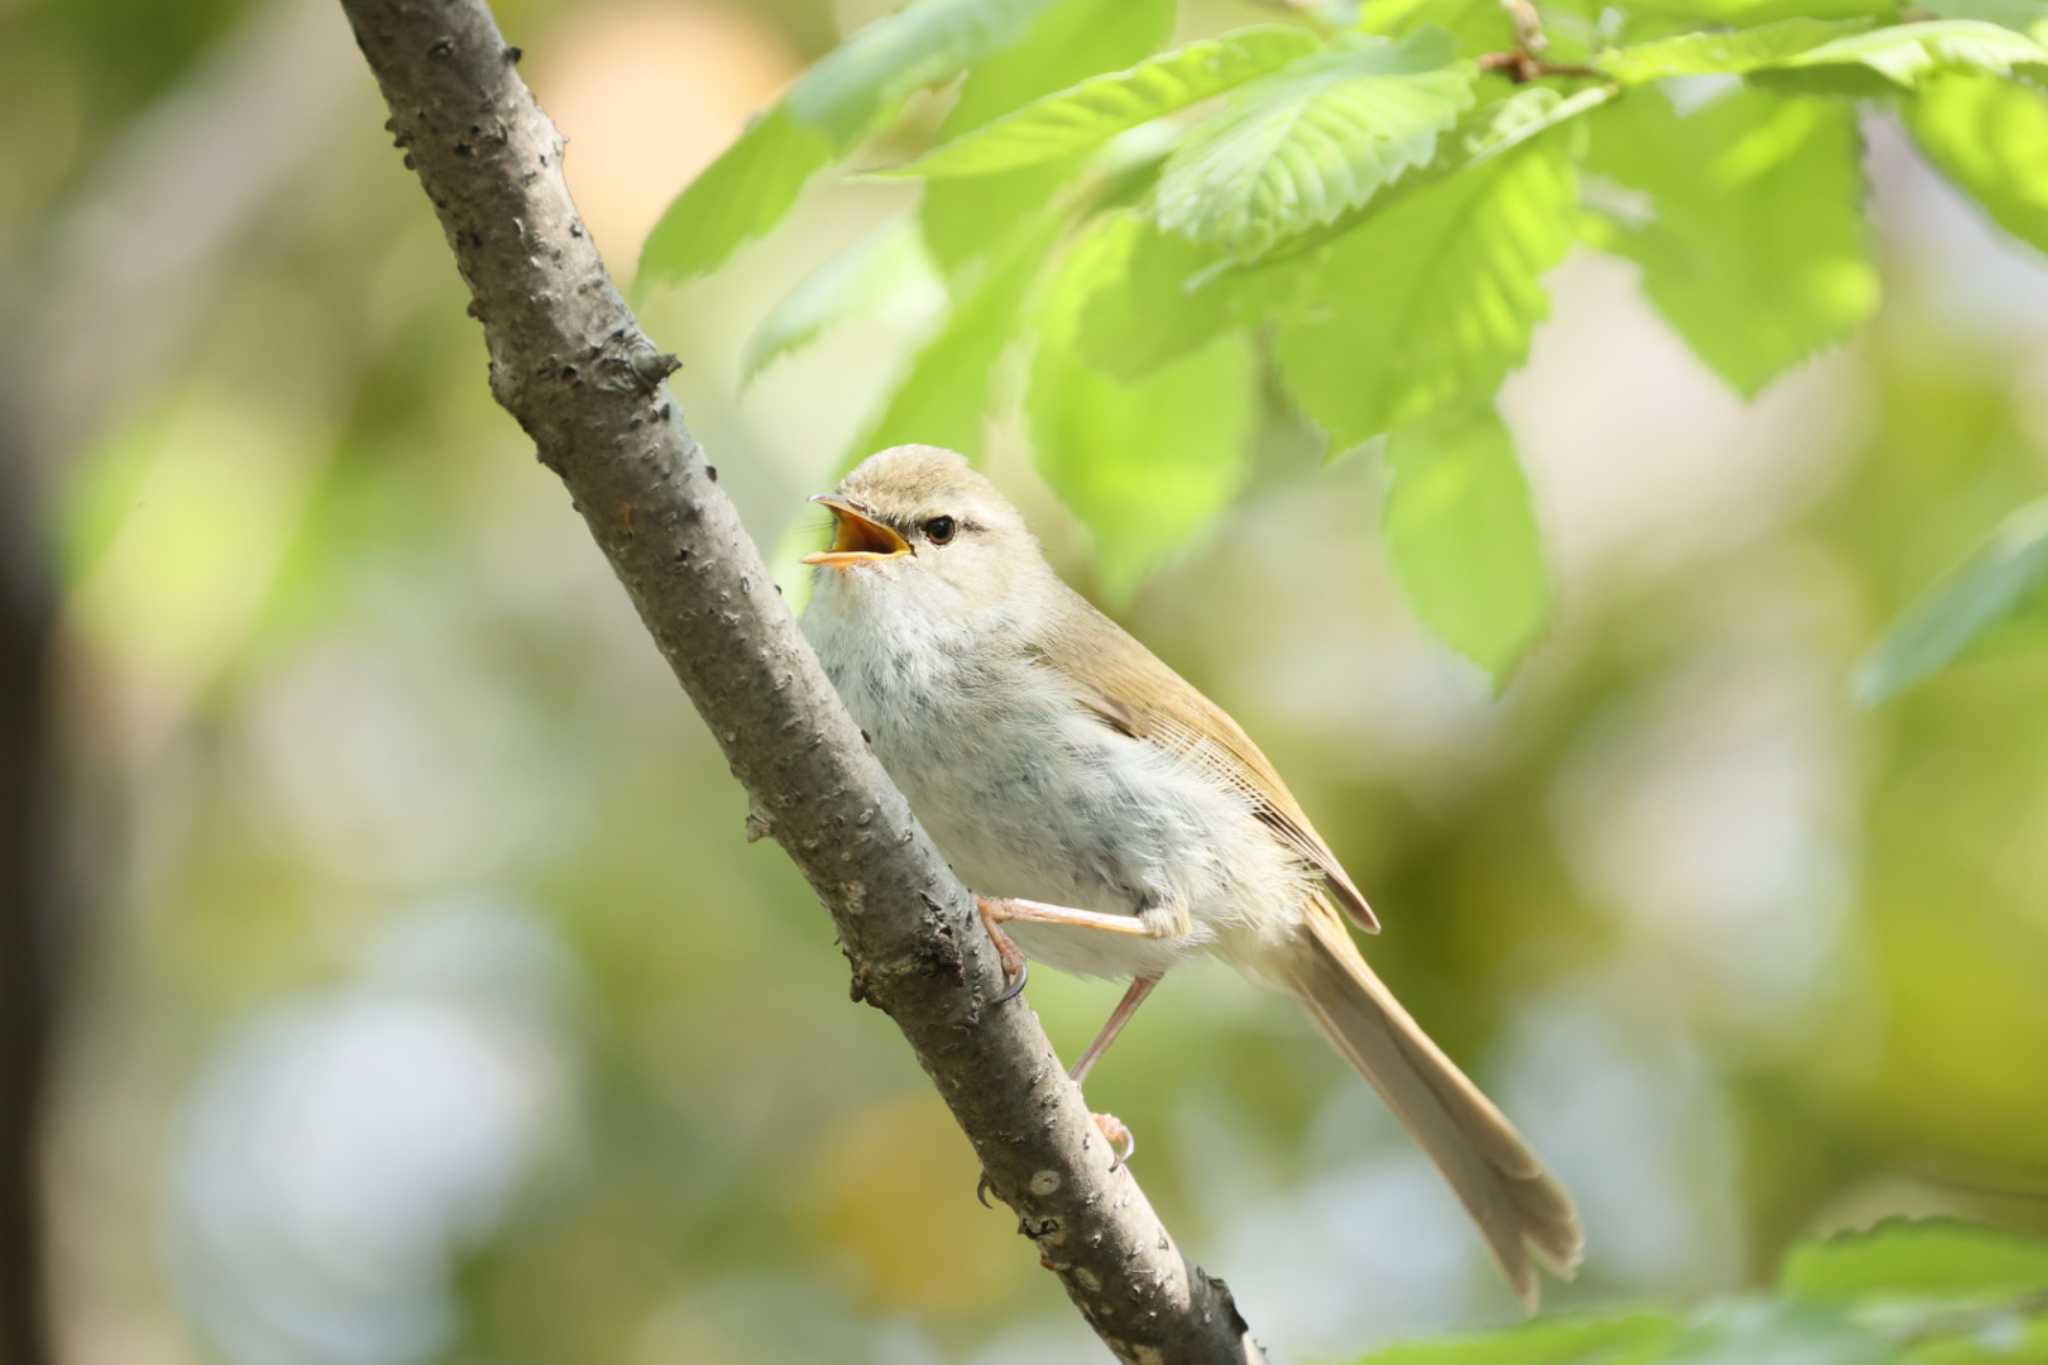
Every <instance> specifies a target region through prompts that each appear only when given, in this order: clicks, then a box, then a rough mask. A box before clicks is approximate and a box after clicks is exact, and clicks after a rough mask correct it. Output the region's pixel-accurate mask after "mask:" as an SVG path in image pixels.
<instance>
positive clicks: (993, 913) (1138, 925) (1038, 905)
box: [974, 896, 1166, 1005]
mask: <svg viewBox="0 0 2048 1365" xmlns="http://www.w3.org/2000/svg"><path fill="white" fill-rule="evenodd" d="M974 908H975V910H976V912H978V913H979V914H980V915H981V927H982V928H984V929H986V930H988V936H989V941H990V942H992V943H994V944H995V945H996V956H997V957H998V958H1000V959H1002V963H1003V975H1004V977H1006V978H1008V979H1009V982H1010V984H1009V985H1008V986H1006V987H1004V988H1003V993H1002V994H1001V995H999V996H997V997H996V998H995V1000H994V1001H993V1002H991V1003H993V1004H997V1005H1000V1004H1002V1003H1004V1002H1005V1001H1007V1000H1012V999H1015V998H1016V996H1017V993H1018V992H1019V991H1021V990H1023V989H1024V983H1025V982H1026V981H1027V980H1029V979H1030V976H1031V969H1030V967H1029V966H1027V965H1026V964H1025V961H1024V954H1023V953H1021V952H1019V951H1018V949H1017V943H1016V940H1015V939H1012V938H1011V937H1010V936H1009V935H1008V934H1007V933H1005V932H1003V921H1005V920H1018V921H1020V922H1023V923H1029V924H1065V925H1070V926H1074V927H1079V928H1087V929H1100V930H1102V931H1103V932H1104V933H1110V934H1132V935H1135V936H1137V937H1139V938H1163V937H1165V936H1166V935H1165V934H1164V933H1162V932H1160V931H1159V930H1157V929H1155V928H1154V927H1153V926H1152V925H1151V924H1149V923H1147V922H1146V921H1145V920H1143V919H1139V918H1137V917H1135V916H1131V915H1106V914H1104V913H1102V912H1101V911H1100V910H1074V909H1070V908H1069V907H1067V906H1064V905H1047V904H1045V903H1044V902H1043V901H1025V900H1008V899H1002V898H998V897H994V896H976V897H975V898H974Z"/></svg>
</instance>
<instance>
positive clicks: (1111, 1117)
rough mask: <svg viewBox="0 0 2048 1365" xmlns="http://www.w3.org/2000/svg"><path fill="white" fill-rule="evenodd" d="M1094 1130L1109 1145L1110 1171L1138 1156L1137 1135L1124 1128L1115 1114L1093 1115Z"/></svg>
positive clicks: (1121, 1121) (1122, 1122)
mask: <svg viewBox="0 0 2048 1365" xmlns="http://www.w3.org/2000/svg"><path fill="white" fill-rule="evenodd" d="M1095 1130H1096V1131H1097V1132H1099V1133H1101V1134H1102V1139H1103V1141H1105V1142H1107V1143H1108V1144H1109V1150H1110V1161H1109V1169H1111V1170H1112V1171H1113V1170H1115V1169H1116V1168H1117V1167H1119V1166H1123V1165H1126V1164H1128V1163H1129V1161H1130V1159H1131V1158H1132V1157H1134V1156H1136V1155H1137V1154H1138V1135H1137V1134H1136V1133H1133V1132H1132V1131H1131V1130H1130V1129H1129V1128H1128V1127H1126V1126H1125V1124H1124V1121H1123V1120H1122V1119H1120V1118H1118V1117H1117V1116H1116V1115H1115V1114H1097V1115H1095Z"/></svg>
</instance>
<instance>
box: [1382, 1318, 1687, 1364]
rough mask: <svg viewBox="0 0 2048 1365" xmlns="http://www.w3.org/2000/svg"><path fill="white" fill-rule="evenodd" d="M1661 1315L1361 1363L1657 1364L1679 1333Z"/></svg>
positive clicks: (1514, 1331)
mask: <svg viewBox="0 0 2048 1365" xmlns="http://www.w3.org/2000/svg"><path fill="white" fill-rule="evenodd" d="M1678 1330H1679V1325H1678V1323H1677V1322H1676V1321H1675V1320H1674V1319H1672V1318H1669V1317H1666V1316H1664V1315H1663V1314H1659V1313H1631V1314H1629V1315H1628V1316H1626V1317H1618V1318H1591V1319H1569V1318H1567V1319H1560V1320H1556V1321H1551V1322H1531V1323H1525V1324H1523V1325H1521V1326H1518V1327H1511V1328H1509V1329H1507V1330H1506V1331H1502V1332H1491V1333H1488V1334H1486V1335H1485V1336H1468V1337H1456V1338H1452V1339H1450V1340H1446V1341H1423V1342H1411V1343H1404V1344H1402V1345H1398V1346H1389V1347H1386V1348H1384V1349H1382V1350H1378V1351H1374V1352H1373V1353H1372V1354H1371V1355H1368V1356H1366V1357H1365V1358H1364V1359H1362V1360H1360V1361H1359V1362H1358V1365H1652V1362H1654V1361H1657V1360H1659V1359H1661V1358H1662V1355H1663V1350H1664V1347H1665V1346H1666V1345H1668V1344H1669V1343H1670V1342H1671V1341H1672V1339H1673V1338H1675V1337H1676V1336H1677V1335H1678Z"/></svg>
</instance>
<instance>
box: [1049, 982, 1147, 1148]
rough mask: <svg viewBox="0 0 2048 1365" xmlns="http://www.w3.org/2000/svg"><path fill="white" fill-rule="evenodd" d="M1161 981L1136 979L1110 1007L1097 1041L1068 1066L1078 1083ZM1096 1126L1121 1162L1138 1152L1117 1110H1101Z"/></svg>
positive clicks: (1077, 1083)
mask: <svg viewBox="0 0 2048 1365" xmlns="http://www.w3.org/2000/svg"><path fill="white" fill-rule="evenodd" d="M1158 984H1159V978H1158V977H1156V976H1140V977H1136V978H1133V979H1132V981H1131V988H1130V989H1129V990H1127V991H1125V992H1124V998H1123V999H1121V1000H1119V1001H1117V1002H1116V1008H1115V1009H1114V1010H1111V1011H1110V1014H1109V1022H1107V1023H1105V1024H1104V1025H1103V1026H1102V1031H1101V1032H1100V1033H1098V1034H1096V1035H1095V1041H1094V1042H1092V1043H1090V1044H1088V1050H1087V1051H1086V1052H1083V1053H1082V1054H1081V1056H1080V1059H1079V1060H1078V1061H1076V1062H1075V1063H1074V1065H1073V1066H1072V1067H1071V1068H1070V1069H1069V1070H1068V1072H1067V1074H1068V1075H1070V1076H1072V1077H1073V1078H1074V1084H1076V1085H1079V1084H1080V1083H1081V1082H1082V1081H1085V1080H1087V1079H1088V1073H1089V1072H1090V1071H1093V1070H1094V1069H1095V1064H1096V1063H1097V1062H1099V1061H1101V1060H1102V1054H1103V1053H1105V1052H1107V1051H1109V1045H1110V1044H1111V1043H1113V1042H1115V1041H1116V1037H1117V1035H1118V1034H1119V1033H1122V1032H1123V1031H1124V1025H1125V1024H1128V1023H1130V1022H1131V1016H1132V1015H1134V1014H1136V1013H1137V1012H1138V1006H1140V1005H1142V1004H1144V1003H1145V997H1146V996H1148V995H1150V994H1152V988H1153V987H1154V986H1156V985H1158ZM1095 1127H1096V1128H1097V1129H1098V1130H1099V1131H1100V1132H1101V1133H1102V1138H1103V1141H1105V1142H1107V1143H1108V1144H1109V1148H1110V1150H1111V1151H1113V1152H1115V1153H1116V1154H1117V1155H1116V1161H1117V1164H1118V1165H1122V1164H1123V1163H1124V1162H1126V1161H1129V1160H1130V1159H1131V1157H1132V1156H1133V1155H1134V1154H1135V1153H1136V1152H1137V1150H1138V1139H1137V1136H1136V1135H1135V1134H1134V1133H1132V1132H1131V1130H1130V1129H1129V1128H1127V1127H1125V1126H1124V1121H1123V1120H1122V1119H1120V1118H1118V1117H1117V1116H1116V1115H1115V1114H1097V1115H1096V1116H1095Z"/></svg>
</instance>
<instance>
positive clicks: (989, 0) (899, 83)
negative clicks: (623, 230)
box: [635, 0, 1054, 287]
mask: <svg viewBox="0 0 2048 1365" xmlns="http://www.w3.org/2000/svg"><path fill="white" fill-rule="evenodd" d="M1052 3H1054V0H919V2H918V3H916V4H913V5H911V6H910V7H909V8H908V9H906V10H904V11H903V12H902V13H900V14H896V15H893V16H891V17H890V18H887V19H883V20H880V21H878V22H876V23H873V24H870V25H868V26H867V27H866V28H863V29H862V30H860V31H859V32H858V33H855V34H854V35H853V36H852V37H850V38H848V39H847V40H846V42H844V43H843V44H841V45H840V46H839V47H838V48H836V49H835V50H833V51H832V52H831V53H830V54H829V55H828V56H826V57H825V58H824V59H823V60H822V61H820V62H819V63H818V64H817V65H816V66H813V67H812V68H811V69H810V70H809V71H806V72H805V73H804V74H803V75H802V76H801V77H799V78H798V80H797V82H796V84H795V85H793V86H791V87H790V90H789V93H788V94H787V95H785V96H784V97H783V99H782V102H781V103H780V104H778V105H776V107H775V108H774V109H773V110H771V111H770V112H769V113H768V114H766V115H765V116H763V117H761V118H758V119H756V120H755V121H754V122H753V123H751V124H749V125H748V127H747V130H746V132H744V133H742V134H741V135H740V137H739V140H738V141H736V142H734V143H733V145H732V146H730V147H728V148H726V150H725V152H724V154H723V155H721V156H720V157H719V158H718V160H716V161H714V162H712V163H711V165H710V166H708V167H707V168H706V169H705V170H704V172H703V173H702V174H701V175H699V176H698V177H697V178H696V179H695V180H693V181H691V182H690V184H689V185H688V186H687V187H686V188H685V189H684V190H683V192H682V193H681V194H679V195H677V196H676V198H675V200H674V201H673V202H672V203H671V204H670V205H669V206H668V208H667V210H666V211H665V212H663V214H662V216H661V221H660V222H658V223H656V224H655V226H654V231H653V232H652V233H650V234H649V235H648V238H647V242H646V244H645V245H644V246H642V247H641V249H640V269H639V276H638V278H637V279H636V281H635V284H636V287H642V286H645V285H647V284H650V283H676V282H679V281H681V280H685V279H688V278H689V277H690V276H692V275H698V274H702V273H703V272H704V271H707V270H710V269H713V268H714V267H716V266H717V265H718V264H719V263H720V262H721V261H723V260H725V258H726V257H728V256H730V255H731V254H732V253H733V252H734V251H735V250H736V249H738V247H739V245H740V244H741V243H742V242H745V241H748V240H750V239H752V238H755V237H758V236H760V235H761V234H762V233H764V232H766V231H768V229H770V228H772V227H774V226H775V224H776V223H778V222H780V221H781V220H782V216H783V215H784V214H786V213H788V212H789V208H790V205H792V204H794V203H795V202H796V197H797V195H798V193H799V192H800V191H801V190H802V189H803V187H804V182H805V181H807V180H809V179H810V177H811V176H812V175H813V174H815V173H816V172H817V171H818V170H820V169H822V168H823V167H824V166H825V165H827V164H828V163H829V162H831V161H832V160H834V159H835V158H837V157H841V156H844V155H846V154H847V153H848V152H850V151H852V150H853V148H854V147H855V146H857V145H859V143H860V142H861V140H862V139H863V138H865V137H867V136H868V135H869V134H870V133H872V132H873V131H874V130H875V129H876V127H877V126H879V125H880V124H881V123H882V122H884V121H885V120H887V119H888V118H890V117H892V116H893V115H894V114H895V113H896V111H897V110H898V109H899V108H901V107H902V103H903V100H904V99H905V98H906V97H907V96H908V95H909V94H910V93H911V92H912V91H914V90H916V89H918V88H919V87H920V86H924V85H929V84H932V83H934V82H937V81H942V80H945V79H947V78H949V77H951V76H953V75H955V74H957V73H958V72H959V71H960V70H962V69H963V68H964V67H966V66H967V65H968V64H969V63H972V62H975V61H978V60H979V59H981V58H982V57H985V56H987V55H989V54H990V53H992V52H996V51H998V50H1000V49H1001V48H1002V47H1003V46H1004V45H1005V44H1007V43H1009V42H1010V41H1011V40H1012V39H1014V38H1015V37H1017V36H1018V35H1019V34H1020V33H1022V32H1023V31H1024V30H1025V28H1026V27H1027V26H1028V25H1029V24H1030V22H1031V21H1032V20H1033V19H1034V18H1035V17H1037V15H1038V13H1039V12H1040V11H1041V10H1044V9H1045V8H1046V7H1047V6H1048V5H1050V4H1052Z"/></svg>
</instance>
